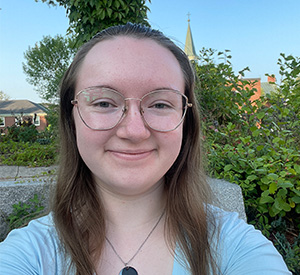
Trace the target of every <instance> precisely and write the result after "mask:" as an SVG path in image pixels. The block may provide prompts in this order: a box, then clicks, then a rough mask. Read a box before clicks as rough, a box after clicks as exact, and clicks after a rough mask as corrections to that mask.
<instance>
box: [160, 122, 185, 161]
mask: <svg viewBox="0 0 300 275" xmlns="http://www.w3.org/2000/svg"><path fill="white" fill-rule="evenodd" d="M163 144H164V147H165V150H166V151H167V154H166V155H167V156H169V157H170V158H171V159H172V160H173V161H175V160H176V159H177V157H178V155H179V152H180V150H181V145H182V128H181V127H180V128H178V129H176V130H175V131H172V132H169V133H168V134H167V135H166V136H165V137H164V139H163Z"/></svg>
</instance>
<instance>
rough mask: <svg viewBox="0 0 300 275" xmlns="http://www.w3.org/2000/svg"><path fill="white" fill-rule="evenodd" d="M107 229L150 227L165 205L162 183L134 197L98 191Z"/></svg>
mask: <svg viewBox="0 0 300 275" xmlns="http://www.w3.org/2000/svg"><path fill="white" fill-rule="evenodd" d="M100 196H101V200H102V202H103V205H104V208H105V212H106V221H107V227H108V228H107V229H108V230H109V228H110V227H113V228H118V227H121V228H123V229H124V228H126V227H127V226H128V227H129V229H131V230H132V229H133V228H138V227H142V226H147V224H150V225H152V224H153V221H156V220H157V219H158V218H159V216H160V215H161V214H162V212H163V211H164V208H165V204H166V194H165V190H164V182H163V181H161V182H160V183H159V184H157V185H156V186H155V187H154V188H153V189H152V190H149V191H148V192H145V193H143V194H139V195H135V196H128V195H127V196H123V195H120V194H116V193H112V192H110V191H108V190H102V189H101V190H100Z"/></svg>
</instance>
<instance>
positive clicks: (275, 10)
mask: <svg viewBox="0 0 300 275" xmlns="http://www.w3.org/2000/svg"><path fill="white" fill-rule="evenodd" d="M147 5H148V7H149V8H150V10H151V11H150V13H149V14H148V17H149V22H150V24H151V26H152V27H153V28H155V29H159V30H161V31H163V32H164V33H165V34H166V35H167V36H169V37H171V38H173V39H175V40H176V41H177V43H178V44H179V45H182V47H184V43H185V38H186V31H187V14H188V13H190V14H191V16H190V18H191V22H190V24H191V29H192V35H193V39H194V44H195V48H196V51H197V52H198V51H199V50H200V49H201V48H202V47H205V48H213V49H216V50H218V51H224V50H225V49H228V50H231V55H232V59H231V61H232V65H233V68H234V70H235V71H236V72H238V71H239V70H241V69H243V68H244V67H247V66H248V67H250V69H251V72H250V73H247V74H246V77H260V78H261V79H262V81H266V77H265V73H270V74H272V73H274V74H275V75H276V76H277V78H280V76H279V75H278V65H277V60H278V58H279V54H280V53H281V52H283V53H285V54H292V55H294V56H298V57H299V56H300V20H299V19H300V16H299V11H300V1H299V0H172V1H171V0H152V3H151V4H149V2H147ZM0 8H1V10H0V90H1V91H3V92H5V93H6V94H8V95H9V96H10V97H11V98H12V99H29V100H32V101H35V102H40V101H41V99H40V98H39V96H38V94H37V93H36V91H34V87H33V86H31V85H29V84H28V83H27V82H26V76H25V74H24V73H23V69H22V62H24V57H23V55H24V52H25V51H26V50H27V49H28V47H29V46H34V44H35V43H36V42H39V41H40V40H42V38H43V36H46V35H51V36H55V35H56V34H63V35H64V34H65V33H66V30H67V28H68V18H67V17H66V14H65V10H64V9H63V8H60V7H56V8H55V7H48V5H47V4H44V3H36V2H35V1H34V0H0Z"/></svg>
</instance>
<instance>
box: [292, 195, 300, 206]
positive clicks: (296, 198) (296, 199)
mask: <svg viewBox="0 0 300 275" xmlns="http://www.w3.org/2000/svg"><path fill="white" fill-rule="evenodd" d="M292 201H293V202H295V203H297V204H298V203H300V197H299V196H294V197H292Z"/></svg>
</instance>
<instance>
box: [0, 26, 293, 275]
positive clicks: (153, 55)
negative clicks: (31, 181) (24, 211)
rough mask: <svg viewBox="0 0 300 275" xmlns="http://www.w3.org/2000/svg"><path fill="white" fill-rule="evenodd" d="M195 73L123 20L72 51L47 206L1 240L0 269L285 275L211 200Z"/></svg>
mask: <svg viewBox="0 0 300 275" xmlns="http://www.w3.org/2000/svg"><path fill="white" fill-rule="evenodd" d="M193 88H194V74H193V70H192V68H191V66H190V63H189V60H188V58H187V57H186V55H185V54H184V53H183V51H182V50H180V49H179V48H178V47H177V46H176V45H175V44H174V43H173V42H171V41H170V40H169V39H168V38H166V37H165V36H164V35H163V34H162V33H161V32H159V31H155V30H152V29H150V28H147V27H144V26H141V25H135V24H130V23H129V24H126V25H124V26H116V27H111V28H109V29H106V30H104V31H102V32H100V33H99V34H97V35H96V36H95V37H94V38H93V39H91V40H90V41H89V42H87V43H86V44H85V45H83V47H82V48H81V49H80V50H79V52H78V54H77V55H76V57H75V59H74V61H73V63H72V64H71V66H70V68H69V69H68V71H67V72H66V74H65V76H64V78H63V80H62V84H61V92H60V98H61V100H60V131H61V152H60V155H61V156H60V170H59V175H58V180H57V188H56V193H55V197H54V203H53V207H52V211H51V213H50V214H49V215H47V216H45V217H43V218H40V219H38V220H35V221H32V222H31V223H30V224H29V225H28V226H27V227H25V228H22V229H18V230H14V231H12V232H11V233H10V235H9V236H8V237H7V239H6V240H5V241H4V242H3V243H2V244H1V245H0V273H1V274H68V273H70V274H98V275H107V274H108V275H117V274H123V275H126V274H127V275H132V274H140V275H149V274H162V275H180V274H191V275H199V274H224V275H225V274H228V275H229V274H230V275H235V274H236V275H237V274H238V275H241V274H247V275H249V274H265V275H267V274H270V275H271V274H272V275H274V274H290V272H289V271H288V270H287V268H286V266H285V263H284V261H283V260H282V257H281V256H280V255H279V254H278V252H277V251H276V249H275V248H274V247H273V245H272V244H271V243H270V242H269V241H267V240H266V239H265V238H264V237H263V236H262V234H261V233H260V232H259V231H256V230H254V228H253V227H252V226H249V225H247V224H245V223H244V222H243V221H241V220H239V219H237V215H236V214H233V213H224V212H222V211H221V210H219V209H217V208H215V207H213V206H211V204H210V203H211V202H210V200H209V198H210V192H209V188H208V186H207V183H206V181H205V175H204V173H203V172H202V169H201V151H200V148H201V146H200V139H199V137H200V133H199V129H200V127H199V113H198V110H197V103H196V101H195V97H194V94H193Z"/></svg>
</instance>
